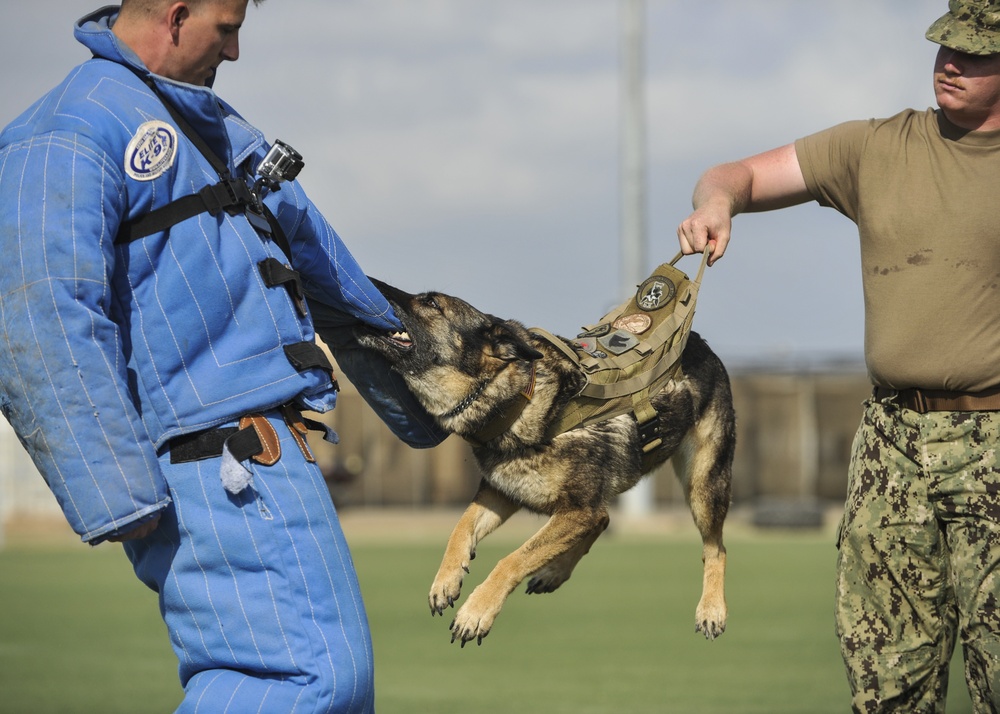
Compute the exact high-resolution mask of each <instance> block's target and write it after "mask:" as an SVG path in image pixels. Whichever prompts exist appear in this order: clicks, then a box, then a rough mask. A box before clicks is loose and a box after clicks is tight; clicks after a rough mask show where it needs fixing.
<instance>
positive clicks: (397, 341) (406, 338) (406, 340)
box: [386, 330, 413, 350]
mask: <svg viewBox="0 0 1000 714" xmlns="http://www.w3.org/2000/svg"><path fill="white" fill-rule="evenodd" d="M386 339H387V340H388V341H389V342H391V343H392V344H394V345H396V347H399V348H400V349H404V350H408V349H410V348H411V347H413V340H412V339H411V338H410V333H409V332H406V331H405V330H403V331H399V330H396V331H393V332H390V333H389V334H388V335H387V336H386Z"/></svg>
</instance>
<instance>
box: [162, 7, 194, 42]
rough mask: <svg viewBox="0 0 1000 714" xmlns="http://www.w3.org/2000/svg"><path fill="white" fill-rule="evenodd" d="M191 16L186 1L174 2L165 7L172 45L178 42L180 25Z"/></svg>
mask: <svg viewBox="0 0 1000 714" xmlns="http://www.w3.org/2000/svg"><path fill="white" fill-rule="evenodd" d="M189 17H191V8H190V7H188V4H187V3H186V2H175V3H174V4H172V5H171V6H170V7H169V8H168V9H167V26H168V27H169V28H170V37H171V38H172V39H173V41H174V45H177V44H179V43H180V39H181V26H182V25H183V24H184V23H185V22H187V19H188V18H189Z"/></svg>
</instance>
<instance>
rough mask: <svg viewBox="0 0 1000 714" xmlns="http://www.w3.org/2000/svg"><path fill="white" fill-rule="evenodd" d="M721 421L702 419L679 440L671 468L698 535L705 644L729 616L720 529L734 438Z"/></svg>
mask: <svg viewBox="0 0 1000 714" xmlns="http://www.w3.org/2000/svg"><path fill="white" fill-rule="evenodd" d="M726 421H728V420H723V423H720V422H719V421H718V420H714V419H703V420H702V421H701V422H699V423H698V424H696V425H695V426H694V427H693V428H692V429H691V431H690V432H688V434H687V436H685V437H684V441H683V442H682V443H681V446H680V448H679V449H678V450H677V452H676V454H675V455H674V457H673V463H674V469H675V471H676V473H677V476H678V478H679V479H680V480H681V483H682V484H683V485H684V490H685V495H686V497H687V501H688V505H689V506H690V508H691V515H692V516H693V517H694V522H695V525H696V526H697V527H698V531H699V532H700V533H701V541H702V562H703V564H704V572H703V580H702V592H701V600H700V601H699V602H698V607H697V609H696V610H695V631H696V632H701V633H702V634H704V635H705V637H706V638H708V639H709V640H714V639H715V638H716V637H718V636H719V635H721V634H722V633H723V632H724V631H725V629H726V617H727V614H728V611H727V608H726V596H725V578H726V547H725V545H723V542H722V526H723V523H724V522H725V520H726V514H727V513H728V511H729V501H730V482H731V479H732V463H733V451H734V439H733V438H731V434H732V424H731V423H724V422H726Z"/></svg>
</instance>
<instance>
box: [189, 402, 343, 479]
mask: <svg viewBox="0 0 1000 714" xmlns="http://www.w3.org/2000/svg"><path fill="white" fill-rule="evenodd" d="M278 410H279V412H280V413H281V416H282V417H283V418H284V420H285V424H287V425H288V429H289V431H290V432H291V434H292V436H293V437H294V439H295V443H296V444H297V445H298V447H299V450H300V451H301V452H302V455H303V456H304V457H305V459H306V461H309V462H313V463H314V462H315V461H316V458H315V456H313V453H312V450H311V449H310V448H309V444H308V442H307V441H306V434H307V432H308V431H309V430H310V429H312V430H316V431H324V432H325V431H326V427H325V426H323V425H322V424H320V423H319V422H317V421H313V420H312V419H307V418H305V417H303V416H302V413H301V412H300V411H299V410H298V409H297V408H296V407H295V406H293V405H291V404H286V405H284V406H282V407H279V408H278ZM225 448H228V449H229V451H230V453H231V454H232V455H233V457H234V458H235V459H236V460H237V461H246V460H247V459H251V458H252V459H253V460H254V461H256V462H257V463H259V464H263V465H265V466H273V465H274V464H276V463H277V462H278V460H279V459H280V458H281V445H280V440H279V438H278V434H277V432H276V431H275V430H274V427H273V426H271V423H270V422H269V421H268V420H267V417H266V416H264V415H263V414H247V415H246V416H244V417H242V418H241V419H240V421H239V426H238V427H235V426H220V427H216V428H214V429H205V430H203V431H198V432H195V433H193V434H183V435H181V436H177V437H174V438H173V439H171V440H170V463H172V464H184V463H189V462H191V461H201V460H202V459H214V458H218V457H219V456H222V451H223V449H225Z"/></svg>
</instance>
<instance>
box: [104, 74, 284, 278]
mask: <svg viewBox="0 0 1000 714" xmlns="http://www.w3.org/2000/svg"><path fill="white" fill-rule="evenodd" d="M136 74H137V75H138V76H139V78H140V79H142V81H143V82H145V83H146V85H147V86H148V87H149V88H150V89H151V90H152V92H153V94H155V95H156V96H157V98H159V100H160V102H161V103H162V104H163V106H164V107H165V108H166V110H167V112H168V113H169V114H170V117H171V118H172V119H173V120H174V123H175V124H177V126H178V128H179V129H180V130H181V131H182V132H183V133H184V135H185V136H186V137H187V138H188V140H189V141H190V142H191V143H192V144H194V145H195V148H197V149H198V151H199V152H201V155H202V156H204V157H205V159H206V160H207V161H208V163H210V164H211V165H212V168H213V169H215V172H216V173H217V174H218V175H219V182H218V183H216V184H212V185H209V186H205V187H204V188H202V189H201V190H200V191H198V192H197V193H193V194H191V195H189V196H182V197H181V198H178V199H175V200H174V201H171V202H170V203H168V204H167V205H165V206H161V207H160V208H157V209H154V210H152V211H150V212H149V213H147V214H145V215H142V216H139V217H138V218H135V219H134V220H131V221H124V222H123V223H122V225H121V227H120V228H119V231H118V235H117V236H116V238H115V243H117V244H122V243H130V242H132V241H134V240H139V239H140V238H145V237H146V236H148V235H152V234H153V233H158V232H160V231H164V230H166V229H167V228H170V227H171V226H173V225H175V224H177V223H180V222H181V221H186V220H187V219H188V218H193V217H194V216H197V215H198V214H200V213H206V212H207V213H209V214H210V215H212V216H217V215H219V214H220V213H221V212H222V211H225V212H226V213H228V214H229V215H231V216H236V215H239V214H240V213H243V214H244V215H246V217H247V220H248V221H250V224H251V225H252V226H253V227H254V228H256V229H257V230H258V231H260V232H261V233H263V234H265V235H269V236H271V239H272V240H273V241H274V242H275V243H276V244H277V246H278V247H279V248H281V252H282V253H284V254H285V255H286V256H287V257H288V259H289V261H290V260H291V255H292V249H291V246H290V245H289V243H288V238H287V236H285V232H284V231H283V230H282V229H281V225H280V224H279V223H278V220H277V219H276V218H275V216H274V214H273V213H271V211H270V209H268V207H267V206H265V205H264V202H263V201H262V200H261V198H260V196H259V195H257V193H255V192H254V191H252V190H251V189H250V187H249V186H248V185H247V183H246V181H244V180H242V179H239V178H235V177H233V175H232V174H231V173H230V171H229V167H228V166H227V165H226V162H225V161H223V160H222V159H221V158H220V157H219V156H218V154H216V153H215V152H214V151H212V149H211V147H210V146H209V145H208V144H207V143H206V142H205V140H204V139H203V138H202V137H201V135H200V134H199V133H198V132H197V131H196V130H195V128H194V127H193V126H191V124H190V123H189V122H188V120H187V119H185V118H184V116H183V115H182V114H181V113H180V112H179V111H177V108H176V107H174V105H173V104H171V102H170V101H169V100H168V99H167V98H166V97H165V96H163V93H162V92H161V91H160V89H159V88H158V87H157V86H156V83H155V82H154V81H153V80H152V79H150V78H149V77H144V76H142V75H139V74H138V73H136Z"/></svg>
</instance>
